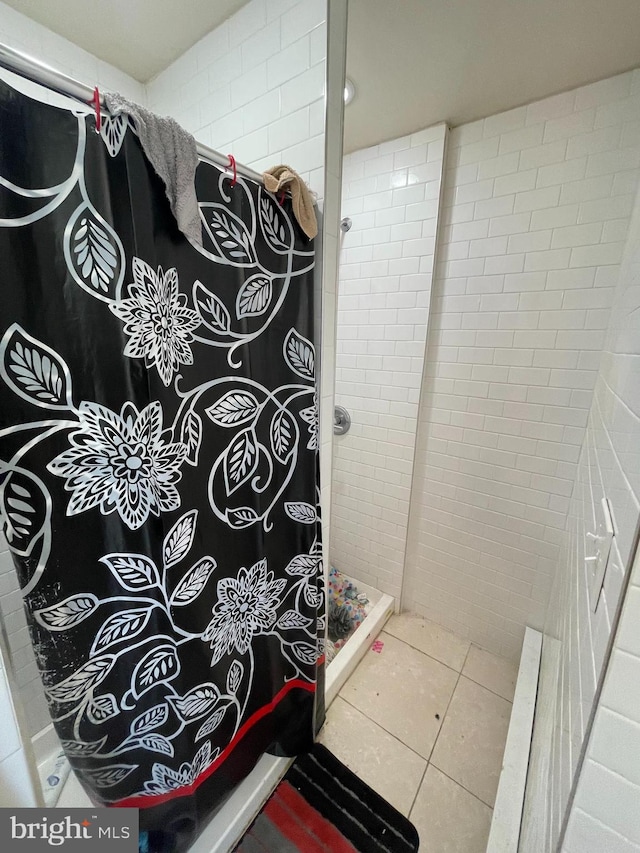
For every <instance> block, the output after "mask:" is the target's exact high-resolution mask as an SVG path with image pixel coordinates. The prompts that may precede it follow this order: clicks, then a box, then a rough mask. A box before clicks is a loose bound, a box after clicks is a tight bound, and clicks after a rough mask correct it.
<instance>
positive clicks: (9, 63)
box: [0, 42, 264, 184]
mask: <svg viewBox="0 0 640 853" xmlns="http://www.w3.org/2000/svg"><path fill="white" fill-rule="evenodd" d="M0 67H2V68H6V69H7V70H8V71H13V72H15V73H16V74H20V76H21V77H26V78H27V79H28V80H31V81H32V82H34V83H39V84H40V85H42V86H46V87H47V88H49V89H52V90H53V91H54V92H58V93H59V94H61V95H68V96H69V97H71V98H75V99H76V100H79V101H83V102H84V103H85V104H90V103H91V101H92V99H93V88H92V87H91V86H88V85H86V84H85V83H81V82H80V81H79V80H75V79H74V78H73V77H69V76H68V75H67V74H64V73H63V72H62V71H57V70H56V69H55V68H51V66H49V65H46V64H45V63H44V62H40V60H39V59H34V58H33V57H32V56H28V55H27V54H26V53H22V52H21V51H19V50H16V49H15V48H13V47H9V45H7V44H3V43H2V42H0ZM100 103H101V105H102V106H105V102H104V98H103V97H102V96H101V97H100ZM197 147H198V157H200V158H201V159H202V160H207V161H208V162H209V163H214V164H215V165H216V166H222V167H223V168H225V169H228V168H229V158H228V156H227V155H226V154H220V152H219V151H214V150H213V148H209V147H208V146H207V145H202V144H201V143H200V142H198V143H197ZM236 170H237V172H238V174H239V175H242V177H244V178H250V179H251V180H252V181H257V182H258V183H259V184H263V183H264V181H263V179H262V175H260V174H259V173H258V172H256V171H254V170H253V169H250V168H249V167H248V166H243V165H242V164H241V163H237V164H236Z"/></svg>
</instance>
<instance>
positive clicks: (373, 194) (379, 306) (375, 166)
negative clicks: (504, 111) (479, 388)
mask: <svg viewBox="0 0 640 853" xmlns="http://www.w3.org/2000/svg"><path fill="white" fill-rule="evenodd" d="M445 141H446V127H445V125H437V126H436V127H433V128H429V129H427V130H424V131H421V132H419V133H414V134H411V135H410V136H404V137H402V138H400V139H396V140H392V141H391V142H385V143H384V144H382V145H378V146H374V147H372V148H367V149H365V150H363V151H358V152H356V153H354V154H349V155H347V156H346V157H345V158H344V168H343V202H342V215H343V216H348V217H350V218H351V220H352V227H351V230H350V231H348V232H347V233H346V234H344V236H343V242H342V249H341V255H340V269H339V291H338V332H337V354H336V403H339V404H340V405H343V406H345V407H346V408H347V410H348V411H349V412H350V414H351V417H352V426H351V430H350V431H349V432H348V433H347V434H346V435H343V436H337V437H336V439H335V442H334V464H333V506H332V517H331V549H330V552H331V561H332V563H333V564H334V565H336V567H337V568H339V569H340V570H342V571H345V572H346V573H347V574H349V575H350V576H351V577H353V578H355V579H357V580H360V581H364V582H366V583H368V584H370V585H372V586H375V587H377V588H378V589H379V590H381V591H382V592H386V593H389V594H390V595H393V596H396V597H397V598H399V596H400V590H401V584H402V570H403V565H404V550H405V542H406V536H407V522H408V518H409V501H410V494H411V473H412V468H413V455H414V446H415V437H416V429H417V418H418V401H419V396H420V385H421V380H422V370H423V364H424V353H425V339H426V330H427V318H428V313H429V302H430V294H431V283H432V276H433V258H434V247H435V237H436V230H437V219H438V209H439V200H440V190H441V179H442V166H443V152H444V147H445Z"/></svg>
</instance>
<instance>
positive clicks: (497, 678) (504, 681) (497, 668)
mask: <svg viewBox="0 0 640 853" xmlns="http://www.w3.org/2000/svg"><path fill="white" fill-rule="evenodd" d="M462 674H463V675H466V676H467V678H470V679H471V680H472V681H475V682H476V684H482V686H483V687H486V688H487V689H488V690H491V691H492V692H493V693H497V694H498V696H502V698H503V699H507V700H508V701H509V702H511V701H513V694H514V692H515V689H516V679H517V678H518V666H517V664H515V663H512V662H511V661H510V660H506V658H499V657H497V656H496V655H492V654H491V652H485V651H484V649H479V648H478V647H477V646H471V648H470V649H469V654H468V656H467V660H466V663H465V665H464V669H463V670H462Z"/></svg>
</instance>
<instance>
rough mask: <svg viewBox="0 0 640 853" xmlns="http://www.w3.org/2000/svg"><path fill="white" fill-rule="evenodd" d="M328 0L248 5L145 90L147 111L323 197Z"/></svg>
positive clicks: (257, 1) (273, 0) (259, 1)
mask: <svg viewBox="0 0 640 853" xmlns="http://www.w3.org/2000/svg"><path fill="white" fill-rule="evenodd" d="M326 20H327V3H326V0H251V2H249V3H247V4H246V6H243V8H242V9H240V11H239V12H236V14H235V15H232V17H231V18H229V19H228V20H227V21H225V22H224V23H223V24H221V25H220V26H219V27H216V29H215V30H212V31H211V32H210V33H209V34H208V35H206V36H205V37H204V38H202V39H201V40H200V41H199V42H198V43H197V44H195V45H194V46H193V47H192V48H190V49H189V50H187V51H186V52H185V53H184V54H183V55H182V56H181V57H180V58H179V59H177V60H176V61H175V62H174V63H172V64H171V65H170V66H169V67H168V68H167V69H166V70H165V71H163V72H162V73H161V74H159V75H158V76H157V77H156V78H155V79H154V80H152V81H151V82H150V83H149V84H148V85H147V102H148V106H149V108H150V109H152V110H153V111H154V112H157V113H160V114H161V115H164V114H168V115H171V116H173V117H174V118H175V119H176V120H177V121H178V122H179V124H181V125H182V126H183V127H184V128H186V129H187V130H188V131H189V132H190V133H192V134H193V135H194V136H195V137H196V139H197V140H198V141H199V142H202V143H203V144H205V145H208V146H209V147H211V148H214V149H215V150H216V151H220V152H222V153H226V152H231V153H232V154H233V155H234V156H235V158H236V160H237V161H238V162H239V163H244V164H245V165H247V166H251V167H252V168H254V169H256V170H257V171H262V170H263V169H267V168H269V167H270V166H277V165H278V164H279V163H290V164H291V165H292V166H293V168H294V169H296V171H298V172H299V173H300V174H301V175H302V176H303V177H304V178H305V179H306V180H307V181H308V182H309V184H310V186H311V188H312V189H313V190H315V191H316V192H317V193H318V194H319V195H320V196H322V194H323V174H322V173H323V165H324V146H325V134H324V112H325V107H324V94H325V60H326V53H327V27H326Z"/></svg>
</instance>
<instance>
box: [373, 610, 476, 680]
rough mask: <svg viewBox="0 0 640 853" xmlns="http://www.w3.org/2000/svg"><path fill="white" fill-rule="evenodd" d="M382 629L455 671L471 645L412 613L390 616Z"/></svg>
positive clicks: (462, 662)
mask: <svg viewBox="0 0 640 853" xmlns="http://www.w3.org/2000/svg"><path fill="white" fill-rule="evenodd" d="M384 630H385V631H386V632H387V633H388V634H393V636H394V637H397V638H398V639H399V640H403V641H404V642H405V643H408V644H409V645H410V646H413V647H414V648H416V649H418V650H419V651H421V652H424V653H425V655H429V656H430V657H432V658H435V659H436V660H439V661H440V662H441V663H444V664H446V666H450V667H451V669H455V670H456V671H457V672H460V670H461V669H462V665H463V664H464V660H465V658H466V656H467V652H468V651H469V646H470V645H471V644H470V643H469V642H468V640H463V639H462V638H461V637H458V636H457V635H456V634H454V633H452V632H451V631H447V629H446V628H442V627H441V626H440V625H436V623H435V622H430V621H429V620H428V619H423V618H422V617H421V616H416V615H415V614H414V613H401V614H400V615H399V616H392V617H391V619H390V620H389V621H388V622H387V624H386V625H385V628H384Z"/></svg>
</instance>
